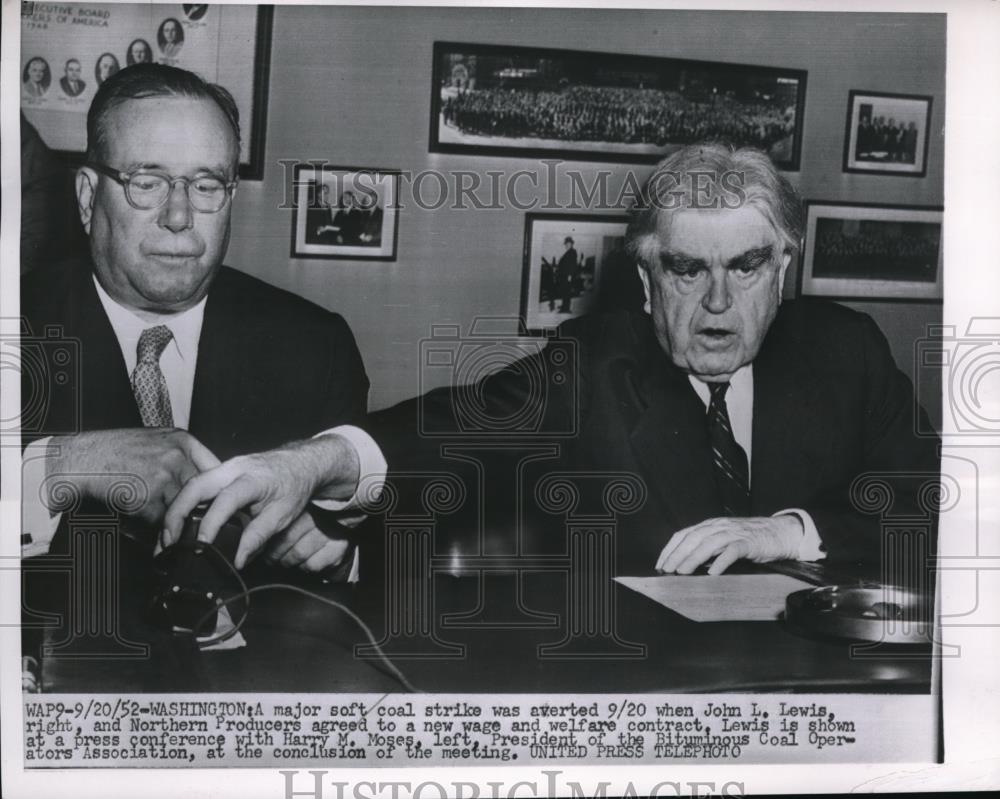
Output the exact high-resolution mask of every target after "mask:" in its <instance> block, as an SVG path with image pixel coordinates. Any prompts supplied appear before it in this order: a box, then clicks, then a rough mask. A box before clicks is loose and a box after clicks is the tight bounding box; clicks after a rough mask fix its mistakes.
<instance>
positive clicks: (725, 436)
mask: <svg viewBox="0 0 1000 799" xmlns="http://www.w3.org/2000/svg"><path fill="white" fill-rule="evenodd" d="M728 389H729V383H709V384H708V390H709V392H710V393H711V395H712V397H711V401H710V402H709V404H708V440H709V443H710V444H711V445H712V465H713V466H714V468H715V483H716V485H717V486H718V488H719V496H720V497H721V499H722V508H723V510H724V511H725V514H726V515H727V516H749V515H750V467H749V464H748V463H747V454H746V453H745V452H744V451H743V447H741V446H740V445H739V444H737V443H736V438H735V437H734V436H733V428H732V425H731V424H730V423H729V412H728V411H727V410H726V391H727V390H728Z"/></svg>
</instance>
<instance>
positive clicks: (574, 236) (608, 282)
mask: <svg viewBox="0 0 1000 799" xmlns="http://www.w3.org/2000/svg"><path fill="white" fill-rule="evenodd" d="M627 226H628V220H627V219H626V218H625V217H617V216H596V215H594V216H590V215H581V214H527V217H526V219H525V229H524V271H523V273H522V277H521V318H522V319H523V320H524V324H525V327H526V328H527V329H528V330H529V331H530V332H532V333H541V332H542V331H545V330H549V329H552V328H555V327H558V326H559V325H560V324H562V323H563V322H565V321H566V320H568V319H573V318H575V317H577V316H582V315H583V314H586V313H590V312H592V311H596V310H598V309H599V308H607V307H612V306H614V307H629V306H632V307H641V305H642V287H641V283H640V281H639V277H638V274H637V273H636V271H635V265H634V263H633V262H632V260H631V259H630V258H629V257H628V256H627V255H626V253H625V229H626V227H627Z"/></svg>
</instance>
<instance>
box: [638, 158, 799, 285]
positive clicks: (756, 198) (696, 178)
mask: <svg viewBox="0 0 1000 799" xmlns="http://www.w3.org/2000/svg"><path fill="white" fill-rule="evenodd" d="M747 205H749V206H752V207H754V208H756V209H757V210H758V211H759V212H760V213H761V215H762V216H763V217H764V218H765V219H766V220H767V221H768V222H769V223H770V224H771V225H772V226H773V227H774V230H775V231H776V232H777V234H778V236H779V237H780V238H781V241H782V244H783V249H784V251H785V252H791V253H792V254H793V255H794V254H795V253H796V252H797V251H798V249H799V246H800V244H801V242H802V235H803V232H804V228H805V221H804V216H803V211H802V201H801V200H800V199H799V195H798V192H796V191H795V189H794V187H793V186H792V184H791V183H789V182H788V180H787V178H785V177H784V176H783V175H781V174H780V173H779V172H778V170H777V169H776V168H775V166H774V164H773V163H772V162H771V159H770V158H768V156H767V154H765V153H764V152H762V151H761V150H757V149H754V148H752V147H740V148H735V147H731V146H728V145H725V144H718V143H714V142H713V143H704V144H691V145H688V146H686V147H682V148H681V149H679V150H677V151H675V152H673V153H671V154H670V155H669V156H667V157H666V158H664V159H663V160H662V161H660V163H659V164H657V166H656V170H655V171H654V172H653V174H652V175H651V176H650V178H649V180H647V181H646V183H645V185H644V186H643V188H642V192H641V194H640V195H639V198H638V200H637V201H636V204H635V206H634V207H633V208H632V211H631V213H630V217H629V225H628V231H627V233H626V234H625V248H626V250H627V252H628V254H629V255H630V256H631V257H632V258H634V259H635V260H636V261H637V262H638V263H639V264H640V265H641V266H642V267H643V268H644V269H649V268H650V266H651V265H652V264H654V263H656V258H657V256H658V254H659V250H658V248H659V242H658V241H657V239H656V235H655V234H656V229H657V223H658V222H659V221H660V219H661V215H667V216H668V217H669V215H672V214H673V213H674V212H675V211H678V210H685V209H691V208H696V209H697V208H720V209H722V208H730V209H733V208H740V207H743V206H747ZM653 247H656V248H657V249H656V250H655V251H654V250H653Z"/></svg>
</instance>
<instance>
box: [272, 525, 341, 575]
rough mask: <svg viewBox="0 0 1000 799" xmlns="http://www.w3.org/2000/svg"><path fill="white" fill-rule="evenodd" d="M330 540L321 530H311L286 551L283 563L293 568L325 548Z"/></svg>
mask: <svg viewBox="0 0 1000 799" xmlns="http://www.w3.org/2000/svg"><path fill="white" fill-rule="evenodd" d="M329 540H330V539H329V538H327V537H326V536H325V535H324V534H323V533H322V532H321V531H320V530H316V529H313V530H310V531H309V532H308V533H307V534H306V535H304V536H302V537H301V538H300V539H299V540H298V541H296V542H295V546H293V547H292V548H291V549H289V550H288V552H286V553H285V556H284V557H283V558H282V559H281V565H282V566H285V567H286V568H292V567H293V566H299V565H301V564H303V563H305V562H306V561H307V560H309V558H311V557H312V556H313V555H315V554H316V553H317V552H319V551H320V550H321V549H323V547H324V546H326V544H327V543H328V542H329Z"/></svg>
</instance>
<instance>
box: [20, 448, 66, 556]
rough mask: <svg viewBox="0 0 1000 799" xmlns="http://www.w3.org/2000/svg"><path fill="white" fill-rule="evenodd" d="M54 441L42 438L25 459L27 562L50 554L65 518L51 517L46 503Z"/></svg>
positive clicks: (23, 490)
mask: <svg viewBox="0 0 1000 799" xmlns="http://www.w3.org/2000/svg"><path fill="white" fill-rule="evenodd" d="M51 440H52V439H51V436H50V437H48V438H40V439H39V440H38V441H34V442H32V443H31V444H28V446H27V447H26V448H25V450H24V453H23V454H22V455H21V555H22V556H24V557H26V558H27V557H31V556H33V555H44V554H45V553H46V552H48V551H49V545H50V544H51V543H52V537H53V536H54V535H55V534H56V529H57V528H58V527H59V519H60V518H61V517H62V514H61V513H55V514H53V513H51V512H50V511H49V509H48V507H47V506H46V504H45V502H44V500H43V499H42V491H43V490H44V489H45V478H46V477H47V476H48V475H47V466H48V449H49V441H51ZM27 536H30V541H29V539H28V538H27Z"/></svg>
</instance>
